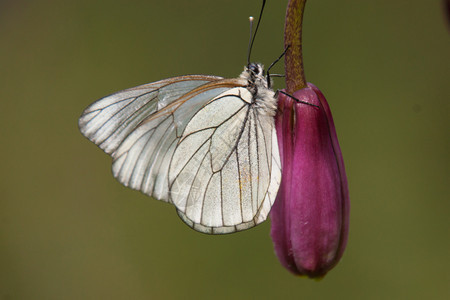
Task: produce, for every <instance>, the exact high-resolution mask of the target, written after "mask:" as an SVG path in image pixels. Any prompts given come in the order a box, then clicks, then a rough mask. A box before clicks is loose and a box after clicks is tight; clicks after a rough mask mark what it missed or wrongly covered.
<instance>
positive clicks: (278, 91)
mask: <svg viewBox="0 0 450 300" xmlns="http://www.w3.org/2000/svg"><path fill="white" fill-rule="evenodd" d="M278 93H282V94H283V95H286V96H288V97H291V98H292V99H294V100H295V101H297V102H298V103H303V104H306V105H310V106H314V107H317V108H319V106H318V105H315V104H312V103H308V102H305V101H302V100H299V99H297V98H295V97H294V96H292V95H290V94H288V93H286V92H283V91H281V90H277V91H276V92H275V97H278Z"/></svg>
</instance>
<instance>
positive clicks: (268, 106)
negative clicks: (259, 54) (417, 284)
mask: <svg viewBox="0 0 450 300" xmlns="http://www.w3.org/2000/svg"><path fill="white" fill-rule="evenodd" d="M239 78H241V79H244V80H246V81H247V90H249V91H250V93H251V94H252V95H253V99H252V104H253V105H255V107H256V108H259V109H260V110H259V111H260V112H261V113H262V114H264V115H269V116H274V115H275V112H276V107H277V101H276V98H275V92H274V91H273V90H272V89H271V88H269V83H268V81H267V78H266V77H265V74H264V66H263V65H262V64H259V63H251V64H249V65H248V66H246V67H244V71H243V72H242V73H241V75H240V76H239Z"/></svg>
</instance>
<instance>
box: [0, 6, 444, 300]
mask: <svg viewBox="0 0 450 300" xmlns="http://www.w3.org/2000/svg"><path fill="white" fill-rule="evenodd" d="M286 4H287V1H286V0H285V1H274V0H269V1H268V4H267V6H266V11H265V15H264V18H263V22H262V25H261V27H260V32H259V33H258V37H257V41H256V44H255V47H254V51H253V55H252V56H253V60H256V61H260V62H263V63H265V64H266V65H268V64H270V63H271V62H272V61H273V60H274V59H275V58H276V57H277V56H278V55H279V54H280V53H281V52H282V50H283V23H284V14H285V9H286ZM260 5H261V1H260V0H252V1H241V0H232V1H231V0H229V1H181V0H179V1H128V0H127V1H125V0H121V1H119V0H115V1H99V0H89V1H88V0H81V1H68V0H58V1H56V0H53V1H52V0H42V1H12V0H10V1H8V0H2V1H0V70H1V71H0V72H1V73H0V74H1V75H0V76H1V77H0V97H1V100H0V105H1V106H0V134H1V135H0V136H1V140H2V145H1V147H0V155H1V158H2V159H1V173H0V197H1V199H0V299H181V298H196V299H207V298H215V299H230V298H236V299H243V298H262V299H276V298H277V299H344V298H345V299H425V298H426V299H449V298H448V297H450V288H449V283H450V271H449V267H450V263H449V253H450V241H449V238H450V234H449V233H450V232H449V225H450V222H449V208H450V205H449V194H450V193H449V192H450V191H449V185H450V182H449V179H450V176H449V175H450V172H449V148H450V147H449V144H450V143H449V121H448V119H449V104H448V100H449V96H450V80H449V78H450V58H449V54H450V35H449V26H448V23H447V22H446V20H445V18H444V11H443V7H442V3H441V2H440V1H419V0H414V1H406V0H404V1H388V0H380V1H360V0H343V1H335V0H326V1H325V0H322V1H319V0H309V1H308V3H307V6H306V15H305V20H304V59H305V68H306V76H307V79H308V81H310V82H313V83H314V84H316V85H317V86H318V87H319V88H320V89H321V90H322V91H323V92H324V94H325V95H326V97H327V99H328V101H329V103H330V106H331V108H332V110H333V113H334V120H335V123H336V127H337V131H338V135H339V138H340V144H341V147H342V151H343V154H344V159H345V162H346V168H347V176H348V180H349V187H350V195H351V200H352V207H351V227H350V238H349V243H348V246H347V251H346V253H345V254H344V257H343V259H342V261H341V262H340V263H339V265H338V266H337V267H336V268H335V269H334V270H332V271H331V272H330V273H329V274H328V275H327V276H326V277H325V278H324V279H323V280H322V281H320V282H316V281H313V280H309V279H305V278H297V277H295V276H293V275H291V274H290V273H289V272H288V271H286V270H285V269H283V268H282V267H281V265H280V264H279V263H278V261H277V258H276V257H275V255H274V253H273V247H272V242H271V240H270V237H269V231H270V221H267V222H266V223H264V224H262V225H260V226H258V227H257V228H254V229H252V230H249V231H246V232H242V233H238V234H232V235H227V236H208V235H204V234H200V233H197V232H195V231H193V230H191V229H190V228H188V227H187V226H186V225H184V224H183V223H182V221H181V220H179V218H178V216H177V215H176V213H175V210H174V208H173V207H172V206H170V205H168V204H165V203H162V202H159V201H156V200H152V199H150V198H148V197H147V196H145V195H143V194H141V193H139V192H136V191H133V190H130V189H127V188H125V187H123V186H122V185H121V184H119V183H118V182H117V181H116V180H115V179H114V178H113V177H112V175H111V171H110V168H111V158H110V157H109V156H107V155H106V154H104V153H103V152H102V151H101V150H99V149H98V148H97V147H96V146H95V145H94V144H92V143H91V142H89V141H88V140H86V139H85V138H83V137H82V135H81V134H80V133H79V131H78V128H77V119H78V117H79V115H80V114H81V112H82V110H83V109H84V108H85V107H86V106H87V105H88V104H90V103H91V102H93V101H95V100H96V99H98V98H100V97H102V96H105V95H107V94H109V93H112V92H115V91H118V90H121V89H124V88H127V87H132V86H136V85H139V84H143V83H147V82H152V81H156V80H158V79H163V78H167V77H172V76H177V75H184V74H214V75H220V76H224V77H235V76H237V75H239V73H240V72H241V70H242V68H243V65H244V64H245V62H246V51H247V39H248V16H250V15H255V16H256V15H257V14H258V13H259V9H260ZM282 65H283V64H279V65H278V66H277V72H280V73H282V72H283V68H282ZM277 87H279V88H282V87H283V83H282V80H278V83H277Z"/></svg>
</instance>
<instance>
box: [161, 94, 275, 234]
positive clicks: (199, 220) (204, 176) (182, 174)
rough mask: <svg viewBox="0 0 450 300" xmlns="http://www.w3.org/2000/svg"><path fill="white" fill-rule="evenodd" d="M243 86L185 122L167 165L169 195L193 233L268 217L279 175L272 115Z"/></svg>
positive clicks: (221, 229) (243, 226)
mask: <svg viewBox="0 0 450 300" xmlns="http://www.w3.org/2000/svg"><path fill="white" fill-rule="evenodd" d="M252 98H253V96H252V95H251V94H250V92H249V91H248V90H247V89H246V88H243V87H236V88H233V89H230V90H228V91H226V92H224V93H222V94H221V95H218V96H217V97H216V98H215V99H213V100H212V101H210V102H209V103H208V104H207V105H205V106H204V107H203V108H202V109H201V110H199V111H198V112H197V113H196V114H195V115H194V116H193V118H192V119H191V120H190V122H189V123H188V124H187V126H186V128H185V130H184V132H183V135H182V137H181V139H180V140H179V142H178V145H177V146H176V148H175V151H174V154H173V157H172V161H171V164H170V168H169V185H170V198H171V201H172V202H173V204H174V205H175V206H176V207H177V210H178V214H179V215H180V217H181V218H182V219H183V220H184V221H185V222H186V223H187V224H188V225H189V226H191V227H193V228H194V229H195V230H197V231H201V232H205V233H212V234H221V233H230V232H234V231H239V230H244V229H247V228H250V227H253V226H255V225H257V224H259V223H261V222H262V221H264V220H265V219H266V218H267V215H268V213H269V211H270V208H271V206H272V204H273V201H274V200H275V196H276V193H277V191H278V187H279V184H280V179H281V171H280V160H279V153H278V144H277V138H276V133H275V129H274V121H273V117H271V116H268V115H265V114H262V113H261V112H260V110H259V109H258V108H257V107H255V106H254V105H252Z"/></svg>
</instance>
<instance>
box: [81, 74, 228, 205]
mask: <svg viewBox="0 0 450 300" xmlns="http://www.w3.org/2000/svg"><path fill="white" fill-rule="evenodd" d="M222 81H225V80H222V79H221V78H220V77H215V76H201V75H197V76H195V75H193V76H181V77H175V78H171V79H166V80H161V81H158V82H154V83H149V84H146V85H141V86H138V87H134V88H131V89H127V90H124V91H121V92H118V93H115V94H112V95H110V96H107V97H105V98H102V99H100V100H98V101H97V102H95V103H93V104H92V105H90V106H89V107H88V108H86V110H85V111H84V112H83V114H82V115H81V117H80V119H79V127H80V131H81V132H82V133H83V135H85V136H86V137H87V138H88V139H90V140H91V141H92V142H94V143H95V144H97V145H98V146H99V147H100V148H101V149H103V150H104V151H105V152H106V153H108V154H110V155H111V156H112V157H113V160H114V161H113V174H114V176H115V177H116V178H117V179H118V180H119V181H120V182H121V183H122V184H124V185H125V186H129V187H131V188H133V189H137V190H141V191H142V192H144V193H146V194H148V195H150V196H154V197H155V198H157V199H160V200H164V201H168V200H169V199H168V182H167V171H168V167H169V162H170V158H171V153H173V151H174V147H175V145H176V144H177V140H178V139H179V137H180V136H181V133H182V131H183V129H184V127H185V126H186V124H187V122H188V121H189V120H190V118H191V117H192V116H193V115H194V114H195V113H196V112H197V110H198V109H200V108H201V107H202V106H203V105H204V104H205V103H206V102H208V101H209V100H211V99H212V98H214V97H215V96H216V95H218V94H220V93H222V92H223V91H225V90H227V89H229V87H227V86H226V84H218V85H216V83H217V82H222Z"/></svg>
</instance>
